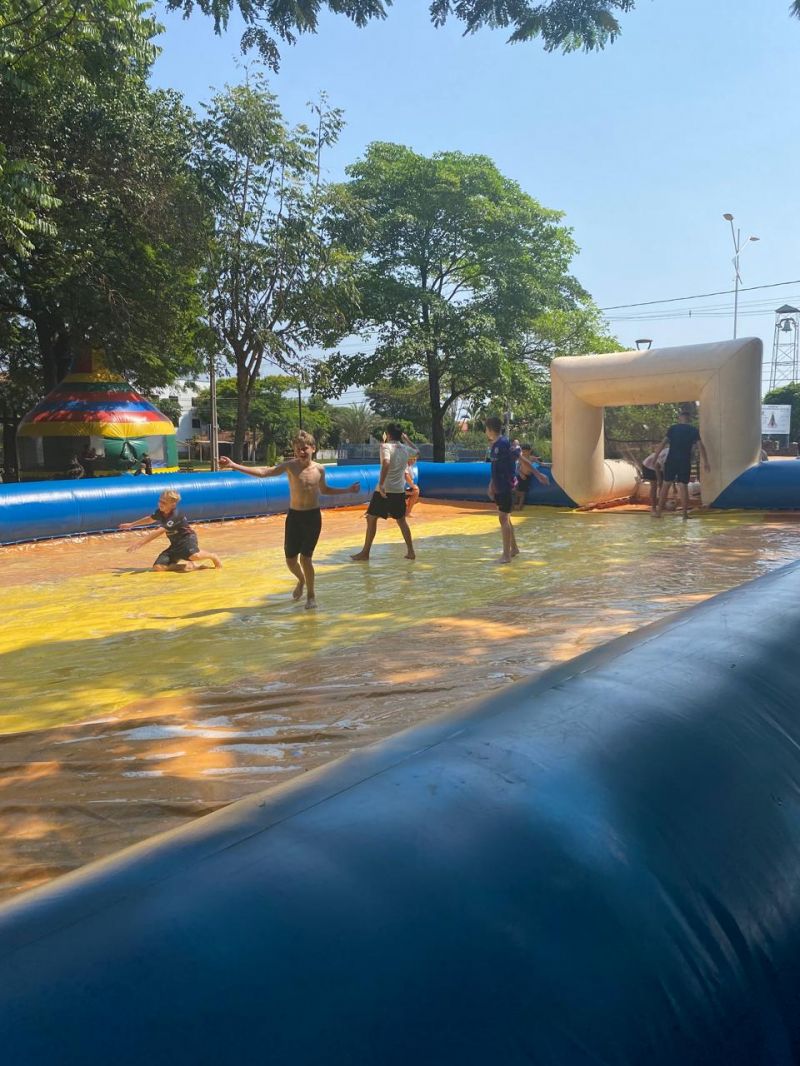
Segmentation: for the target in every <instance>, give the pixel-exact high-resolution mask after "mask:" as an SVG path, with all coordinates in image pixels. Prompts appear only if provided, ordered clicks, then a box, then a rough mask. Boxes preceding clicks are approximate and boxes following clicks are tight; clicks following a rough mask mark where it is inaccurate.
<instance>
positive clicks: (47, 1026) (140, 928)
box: [0, 565, 800, 1066]
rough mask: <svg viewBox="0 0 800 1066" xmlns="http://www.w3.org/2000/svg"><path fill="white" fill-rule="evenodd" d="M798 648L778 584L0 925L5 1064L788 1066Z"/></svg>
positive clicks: (193, 833)
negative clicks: (776, 621)
mask: <svg viewBox="0 0 800 1066" xmlns="http://www.w3.org/2000/svg"><path fill="white" fill-rule="evenodd" d="M776 618H779V619H780V624H779V625H776V624H775V619H776ZM799 635H800V566H798V565H792V566H790V567H787V568H784V569H783V570H780V571H777V572H775V573H773V574H771V575H768V576H767V577H764V578H761V579H759V580H758V581H756V582H753V583H751V584H750V585H748V586H745V587H743V588H740V589H737V590H735V591H733V592H730V593H726V594H724V595H722V596H719V597H716V598H715V599H714V600H711V601H708V602H707V603H705V604H702V605H700V606H698V607H694V608H692V609H690V610H689V611H687V612H684V613H681V614H679V615H678V616H673V618H671V619H670V620H668V621H665V622H661V623H659V624H657V625H655V626H650V627H647V628H645V629H642V630H640V631H639V632H638V633H636V634H634V635H633V636H630V637H625V638H623V639H621V640H616V641H614V642H612V643H610V644H607V645H605V646H604V647H602V648H599V649H596V650H594V651H592V652H590V653H588V654H587V655H583V656H581V657H580V658H578V659H575V660H573V661H572V662H569V663H567V664H564V665H561V666H559V667H557V668H556V669H553V670H550V671H549V672H547V673H546V674H544V675H542V676H541V677H539V678H538V679H536V680H533V681H528V682H524V683H521V684H518V685H515V686H512V687H509V688H508V689H505V690H504V691H503V692H502V693H500V694H499V695H494V696H492V697H491V699H489V700H487V701H485V702H483V703H480V704H478V705H476V706H474V707H472V708H469V709H467V710H465V711H463V712H460V713H458V714H456V715H453V716H450V717H448V718H443V719H440V720H438V721H435V722H433V723H432V724H429V725H427V726H424V727H422V728H416V729H413V730H411V731H409V732H406V733H403V734H400V735H398V736H395V737H393V738H391V739H389V740H388V741H386V742H384V743H382V744H380V745H377V746H375V747H372V748H369V749H366V750H363V751H361V752H359V753H357V754H355V755H354V756H351V757H350V758H348V759H346V760H343V761H340V762H338V763H334V764H332V765H330V766H328V767H326V768H324V769H322V770H320V771H316V772H314V773H311V774H308V775H305V776H304V777H302V778H298V779H296V780H295V781H294V782H290V783H289V784H287V785H285V786H283V787H282V788H277V789H275V790H273V791H270V792H268V793H263V794H261V795H259V796H255V797H252V798H250V799H247V800H245V801H242V802H240V803H237V804H234V805H232V806H230V807H228V808H226V809H225V810H222V811H220V812H218V813H216V814H213V815H211V816H209V817H206V818H202V819H199V820H198V821H196V822H194V823H193V824H192V825H190V826H188V827H187V828H185V829H181V830H178V831H175V832H172V833H169V834H167V835H165V836H162V837H158V838H156V839H154V840H151V841H148V842H146V843H144V844H142V845H139V846H138V847H135V848H132V849H130V850H128V851H125V852H123V853H122V854H120V855H118V856H116V857H114V858H112V859H110V860H108V861H105V862H101V863H96V864H94V865H92V866H89V867H87V868H85V869H83V870H81V871H78V872H76V873H74V874H71V875H68V876H67V877H62V878H60V879H59V880H57V881H55V882H53V883H52V884H50V885H48V886H45V887H44V888H42V889H39V890H36V891H33V892H31V893H28V894H27V895H25V896H23V897H22V898H20V899H19V900H17V901H15V902H13V903H10V904H8V905H6V906H5V907H4V908H0V1033H2V1041H3V1045H2V1047H3V1062H4V1064H7V1066H51V1064H54V1063H58V1066H104V1064H106V1063H114V1066H141V1064H142V1063H149V1064H154V1066H161V1064H164V1066H202V1064H208V1066H217V1064H222V1063H242V1064H245V1063H247V1064H250V1063H253V1064H255V1063H264V1064H269V1066H409V1064H412V1063H415V1064H417V1063H418V1064H428V1063H430V1064H434V1063H435V1064H437V1066H487V1064H494V1063H497V1064H502V1066H598V1064H612V1063H613V1064H614V1066H643V1064H647V1066H712V1064H714V1066H716V1064H724V1066H796V1064H797V1063H798V1062H799V1061H800V1009H798V1002H800V891H798V885H800V716H799V715H798V714H797V670H796V668H795V662H796V657H797V642H798V636H799Z"/></svg>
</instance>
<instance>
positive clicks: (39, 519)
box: [0, 466, 378, 544]
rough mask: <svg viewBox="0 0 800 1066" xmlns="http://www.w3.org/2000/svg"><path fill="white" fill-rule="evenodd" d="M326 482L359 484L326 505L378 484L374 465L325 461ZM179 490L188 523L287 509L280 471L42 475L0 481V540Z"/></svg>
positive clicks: (132, 508)
mask: <svg viewBox="0 0 800 1066" xmlns="http://www.w3.org/2000/svg"><path fill="white" fill-rule="evenodd" d="M325 477H326V480H327V481H328V484H330V485H331V486H333V488H337V489H338V488H344V487H345V486H347V485H349V484H351V483H352V482H353V481H360V482H361V489H360V491H359V492H358V493H354V494H353V495H352V496H323V497H322V498H321V502H322V506H323V507H337V506H338V507H341V506H343V505H344V506H346V505H348V504H350V505H351V504H355V503H360V502H366V501H367V500H369V498H370V496H371V495H372V493H373V491H374V490H375V486H376V485H377V482H378V467H377V466H373V467H357V466H348V467H343V468H341V469H339V468H337V467H328V468H327V469H326V471H325ZM168 488H169V489H175V490H176V491H178V492H180V494H181V507H182V508H183V510H185V511H186V514H187V515H188V517H189V519H190V520H191V521H192V522H206V521H213V520H215V519H216V520H219V519H223V518H249V517H253V516H256V515H265V514H276V513H279V512H281V511H286V510H287V508H288V507H289V483H288V481H287V479H286V477H285V476H282V477H276V478H254V477H249V476H248V475H246V474H240V473H236V472H234V473H221V474H171V475H170V474H161V475H159V476H158V477H146V476H145V477H137V478H134V477H119V478H93V479H91V480H88V481H40V482H27V483H25V484H22V485H3V486H2V487H0V544H14V543H16V542H18V541H29V540H40V539H45V538H48V537H64V536H68V535H70V534H77V533H102V532H107V531H110V530H114V529H116V528H117V526H118V525H119V523H120V522H130V521H133V520H134V519H136V518H141V517H142V516H143V515H146V514H148V513H151V512H153V511H154V510H155V509H156V505H157V503H158V497H159V495H160V493H162V492H163V491H164V490H165V489H168Z"/></svg>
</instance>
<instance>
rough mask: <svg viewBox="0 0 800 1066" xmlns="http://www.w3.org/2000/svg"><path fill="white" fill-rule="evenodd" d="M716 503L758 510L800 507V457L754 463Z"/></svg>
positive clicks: (799, 508) (791, 509)
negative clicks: (756, 464)
mask: <svg viewBox="0 0 800 1066" xmlns="http://www.w3.org/2000/svg"><path fill="white" fill-rule="evenodd" d="M713 505H714V507H723V508H734V507H735V508H737V509H738V508H744V509H747V510H755V511H796V510H800V459H772V460H770V461H769V462H766V463H759V464H758V466H751V467H750V469H749V470H745V472H744V473H743V474H740V475H739V477H737V478H736V480H735V481H734V482H732V483H731V484H730V485H728V487H727V488H726V489H725V490H724V491H723V492H721V493H720V494H719V496H718V497H717V498H716V500H714V504H713Z"/></svg>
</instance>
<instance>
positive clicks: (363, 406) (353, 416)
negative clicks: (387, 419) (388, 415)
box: [333, 403, 379, 444]
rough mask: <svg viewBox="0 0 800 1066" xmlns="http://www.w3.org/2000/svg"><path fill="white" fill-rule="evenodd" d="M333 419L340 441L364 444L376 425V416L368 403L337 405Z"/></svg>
mask: <svg viewBox="0 0 800 1066" xmlns="http://www.w3.org/2000/svg"><path fill="white" fill-rule="evenodd" d="M333 421H334V423H335V424H336V427H337V428H338V430H339V439H340V441H347V442H349V443H350V444H364V443H365V442H366V441H368V440H369V438H370V436H371V435H372V432H373V430H375V429H377V427H378V421H379V420H378V416H377V415H376V414H375V412H374V411H373V410H372V408H371V407H370V405H369V404H368V403H351V404H347V405H346V406H345V407H337V408H336V409H335V410H334V412H333Z"/></svg>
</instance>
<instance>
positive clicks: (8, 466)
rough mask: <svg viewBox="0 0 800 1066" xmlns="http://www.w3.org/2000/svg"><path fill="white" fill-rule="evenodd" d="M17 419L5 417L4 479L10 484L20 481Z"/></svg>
mask: <svg viewBox="0 0 800 1066" xmlns="http://www.w3.org/2000/svg"><path fill="white" fill-rule="evenodd" d="M18 425H19V421H18V420H17V419H10V418H9V419H3V481H4V483H5V484H7V485H8V484H10V483H11V482H12V481H19V464H18V462H17V426H18Z"/></svg>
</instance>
